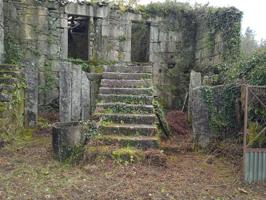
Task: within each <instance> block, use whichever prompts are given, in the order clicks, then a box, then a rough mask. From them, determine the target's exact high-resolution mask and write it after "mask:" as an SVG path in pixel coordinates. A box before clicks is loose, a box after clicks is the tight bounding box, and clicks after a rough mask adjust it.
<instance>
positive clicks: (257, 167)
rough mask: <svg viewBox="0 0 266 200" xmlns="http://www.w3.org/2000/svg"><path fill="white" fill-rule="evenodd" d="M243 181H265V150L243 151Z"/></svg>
mask: <svg viewBox="0 0 266 200" xmlns="http://www.w3.org/2000/svg"><path fill="white" fill-rule="evenodd" d="M244 154H245V163H244V165H245V168H244V170H245V181H247V182H248V183H254V182H263V181H264V182H266V151H248V152H245V153H244Z"/></svg>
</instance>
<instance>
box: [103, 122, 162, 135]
mask: <svg viewBox="0 0 266 200" xmlns="http://www.w3.org/2000/svg"><path fill="white" fill-rule="evenodd" d="M99 130H100V132H101V133H102V134H103V135H126V136H154V135H155V134H156V133H157V127H156V126H153V125H146V124H102V125H100V127H99Z"/></svg>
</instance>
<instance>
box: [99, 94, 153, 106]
mask: <svg viewBox="0 0 266 200" xmlns="http://www.w3.org/2000/svg"><path fill="white" fill-rule="evenodd" d="M98 97H99V99H100V100H101V101H102V102H101V103H103V102H106V103H110V102H122V103H127V104H145V105H152V100H153V97H152V96H143V95H115V94H99V96H98Z"/></svg>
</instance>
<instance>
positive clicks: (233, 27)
mask: <svg viewBox="0 0 266 200" xmlns="http://www.w3.org/2000/svg"><path fill="white" fill-rule="evenodd" d="M241 19H242V12H241V11H239V10H238V9H236V8H234V7H231V8H209V10H208V15H207V20H208V28H209V44H208V45H209V49H210V51H211V52H212V53H213V52H214V50H215V42H216V40H215V37H216V35H217V34H219V33H220V34H221V36H222V41H223V47H222V48H223V52H222V56H223V59H224V61H229V62H232V61H235V60H237V58H238V57H239V54H240V42H241V41H240V34H241V33H240V30H241V29H240V26H241Z"/></svg>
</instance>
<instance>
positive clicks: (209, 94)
mask: <svg viewBox="0 0 266 200" xmlns="http://www.w3.org/2000/svg"><path fill="white" fill-rule="evenodd" d="M201 92H202V98H203V100H204V102H205V104H206V106H207V108H208V113H209V127H210V129H211V131H212V133H214V134H216V136H218V137H219V136H222V137H226V136H228V135H229V136H232V135H234V134H236V133H235V131H236V130H237V129H238V126H239V124H238V123H236V119H237V116H236V115H237V113H238V112H237V109H238V104H237V99H239V98H240V87H239V86H236V85H225V86H222V87H203V88H202V89H201ZM218 134H219V135H218Z"/></svg>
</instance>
